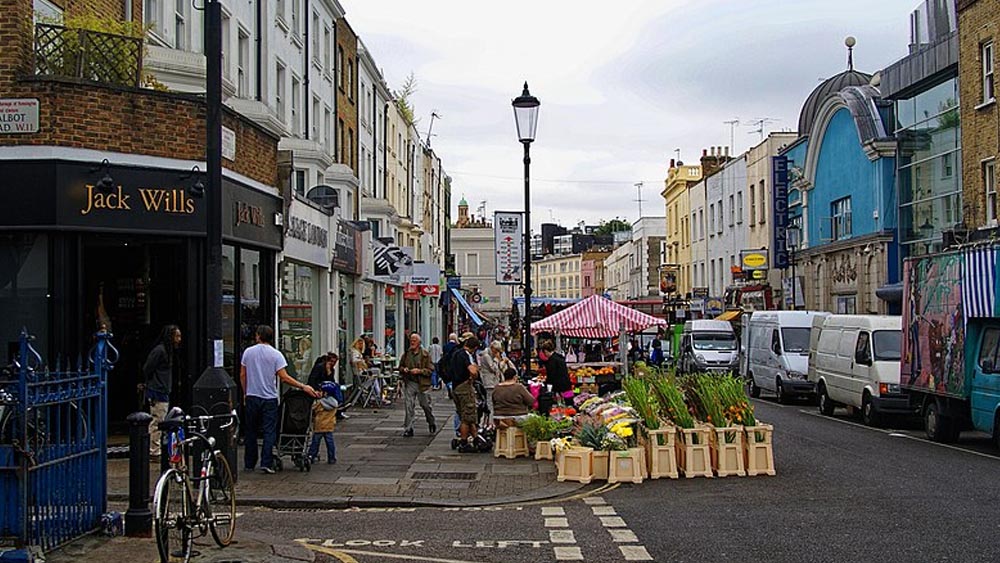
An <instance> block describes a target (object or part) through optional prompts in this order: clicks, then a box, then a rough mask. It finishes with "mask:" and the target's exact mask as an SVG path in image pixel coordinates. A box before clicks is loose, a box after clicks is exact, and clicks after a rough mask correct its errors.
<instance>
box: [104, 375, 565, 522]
mask: <svg viewBox="0 0 1000 563" xmlns="http://www.w3.org/2000/svg"><path fill="white" fill-rule="evenodd" d="M432 396H433V399H434V413H435V416H436V418H437V420H438V428H439V431H438V433H437V435H436V436H433V437H431V436H430V435H428V432H427V425H426V423H425V422H424V419H423V412H422V411H421V410H420V408H419V407H418V408H417V423H416V425H415V427H414V428H415V430H416V436H414V437H412V438H404V437H403V436H402V426H403V416H404V407H403V404H402V401H400V402H399V403H398V404H393V405H392V406H390V407H388V408H385V409H359V408H354V409H351V410H350V411H349V414H350V418H349V419H348V420H345V421H341V422H340V423H339V424H338V425H337V430H336V432H334V437H335V439H336V442H337V464H336V465H328V464H326V462H325V460H326V449H325V446H321V448H320V455H321V461H320V463H318V464H316V465H313V466H312V471H310V472H300V471H299V470H297V469H295V467H294V466H293V465H292V464H291V463H290V462H289V460H287V459H286V460H285V470H284V471H283V472H280V473H277V474H275V475H265V474H263V473H260V472H259V471H256V472H253V473H246V472H243V471H240V473H239V480H238V483H237V487H236V493H237V499H238V500H237V502H238V503H239V504H241V505H245V506H268V507H272V508H347V507H372V506H482V505H490V504H507V503H515V502H528V501H534V500H542V499H547V498H554V497H558V496H563V495H566V494H569V493H572V492H573V491H576V490H578V489H580V488H582V487H583V485H581V484H579V483H570V482H564V483H560V482H558V481H556V473H555V466H554V464H553V463H552V462H551V461H535V460H534V459H528V458H518V459H512V460H508V459H503V458H499V459H498V458H495V457H493V455H492V454H491V453H489V454H459V453H458V452H456V451H453V450H452V449H451V439H452V437H453V436H454V433H453V430H452V429H453V426H452V424H453V422H452V417H453V416H454V414H455V413H454V405H453V403H452V402H451V401H450V400H449V399H448V396H447V393H446V392H445V391H434V392H432ZM242 455H243V454H242V449H241V451H240V454H239V459H240V460H241V461H242V459H243V457H242ZM240 469H242V467H241V468H240ZM151 478H152V479H154V480H155V476H151ZM152 489H153V487H152V485H151V486H150V490H152ZM108 496H109V498H110V499H111V500H117V501H124V500H127V499H128V460H127V459H120V460H119V459H112V460H109V462H108Z"/></svg>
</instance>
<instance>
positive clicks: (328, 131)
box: [323, 106, 333, 151]
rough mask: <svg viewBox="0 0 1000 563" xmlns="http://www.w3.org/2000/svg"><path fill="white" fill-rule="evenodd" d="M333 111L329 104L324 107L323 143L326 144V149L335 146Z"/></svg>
mask: <svg viewBox="0 0 1000 563" xmlns="http://www.w3.org/2000/svg"><path fill="white" fill-rule="evenodd" d="M332 129H333V112H331V111H330V108H329V106H325V107H324V108H323V145H324V146H326V150H327V151H330V150H331V149H332V148H333V131H332Z"/></svg>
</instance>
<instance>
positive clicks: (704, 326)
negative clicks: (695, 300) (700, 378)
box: [680, 319, 739, 373]
mask: <svg viewBox="0 0 1000 563" xmlns="http://www.w3.org/2000/svg"><path fill="white" fill-rule="evenodd" d="M738 367H739V345H738V343H737V342H736V333H735V332H733V326H732V325H731V324H729V322H728V321H716V320H707V319H706V320H695V321H687V322H685V323H684V332H683V333H682V334H681V356H680V370H681V371H682V372H684V373H692V372H698V371H715V372H730V371H736V370H737V369H738Z"/></svg>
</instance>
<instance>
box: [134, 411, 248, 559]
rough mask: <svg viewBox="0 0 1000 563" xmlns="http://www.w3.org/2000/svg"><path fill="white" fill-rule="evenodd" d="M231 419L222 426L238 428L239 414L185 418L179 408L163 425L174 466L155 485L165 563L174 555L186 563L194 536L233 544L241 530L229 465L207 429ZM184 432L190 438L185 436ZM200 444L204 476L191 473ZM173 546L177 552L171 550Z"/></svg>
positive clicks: (157, 523)
mask: <svg viewBox="0 0 1000 563" xmlns="http://www.w3.org/2000/svg"><path fill="white" fill-rule="evenodd" d="M223 419H226V420H228V422H227V423H226V424H224V425H223V426H222V427H221V428H229V427H231V426H233V425H234V424H236V421H237V418H236V412H235V411H234V412H231V413H228V414H222V415H214V416H197V417H193V416H186V415H185V414H184V412H183V411H182V410H181V409H180V408H178V407H174V408H173V409H171V410H170V412H169V413H167V416H166V417H164V419H163V421H162V422H160V423H159V424H158V426H159V428H160V430H162V431H163V432H167V433H168V436H169V456H170V468H169V469H167V470H166V471H165V472H164V473H163V475H161V476H160V478H159V480H157V482H156V491H155V493H154V495H153V535H154V536H155V537H156V548H157V550H158V551H159V554H160V561H161V563H169V562H170V561H171V557H175V558H177V559H179V560H180V561H181V562H182V563H187V561H188V560H189V559H190V558H191V551H192V545H193V544H194V540H195V538H200V537H204V536H205V535H206V534H208V533H211V534H212V539H213V540H215V543H216V544H217V545H218V546H219V547H226V546H228V545H229V544H230V543H232V541H233V535H234V534H235V532H236V492H235V487H234V480H233V474H232V471H231V470H230V468H229V462H227V461H226V457H225V456H224V455H223V454H222V452H221V451H220V450H219V449H217V448H216V447H215V438H212V437H211V436H206V435H205V434H206V432H208V425H209V423H210V422H212V421H215V420H223ZM185 430H186V431H187V433H188V434H189V435H190V437H186V436H185ZM195 443H201V444H203V445H204V446H205V448H204V449H203V450H202V452H201V460H200V461H201V472H200V473H199V474H198V476H197V477H193V476H192V475H191V474H190V471H188V467H187V461H186V460H187V457H188V448H189V447H190V446H191V445H192V444H195ZM172 545H174V547H173V549H174V551H171V549H172V547H171V546H172Z"/></svg>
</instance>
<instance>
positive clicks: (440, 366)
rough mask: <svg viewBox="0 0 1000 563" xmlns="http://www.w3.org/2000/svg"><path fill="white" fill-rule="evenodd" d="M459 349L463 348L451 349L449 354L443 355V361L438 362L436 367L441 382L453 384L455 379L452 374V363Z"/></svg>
mask: <svg viewBox="0 0 1000 563" xmlns="http://www.w3.org/2000/svg"><path fill="white" fill-rule="evenodd" d="M459 348H461V346H452V347H450V348H449V349H448V351H447V352H445V353H444V354H441V359H440V360H438V363H437V366H436V367H437V374H438V378H440V379H441V381H444V382H445V383H451V380H452V379H453V377H452V373H451V372H452V370H451V361H452V358H454V357H455V350H458V349H459Z"/></svg>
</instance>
